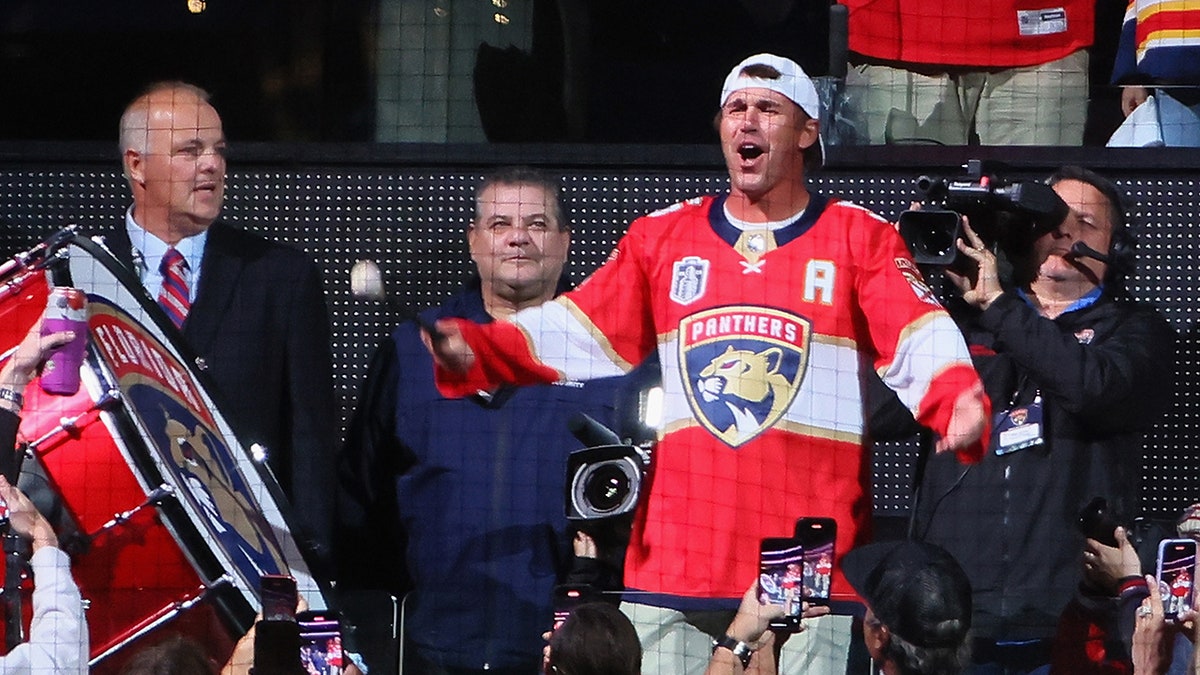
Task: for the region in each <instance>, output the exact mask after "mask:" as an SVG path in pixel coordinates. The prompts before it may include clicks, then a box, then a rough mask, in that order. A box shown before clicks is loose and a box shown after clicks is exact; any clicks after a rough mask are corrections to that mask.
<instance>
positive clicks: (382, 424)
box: [334, 338, 411, 597]
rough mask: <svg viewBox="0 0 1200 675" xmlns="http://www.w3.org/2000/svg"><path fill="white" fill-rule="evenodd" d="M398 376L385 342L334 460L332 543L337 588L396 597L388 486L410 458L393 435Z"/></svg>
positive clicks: (399, 563)
mask: <svg viewBox="0 0 1200 675" xmlns="http://www.w3.org/2000/svg"><path fill="white" fill-rule="evenodd" d="M400 377H401V373H400V364H399V362H398V359H397V358H396V348H395V343H394V342H393V341H392V339H391V338H388V339H386V340H384V341H383V342H382V343H381V344H380V345H379V347H378V348H377V349H376V351H375V354H374V356H372V358H371V363H370V366H369V368H368V370H367V376H366V379H365V381H364V383H363V387H362V391H361V393H360V396H359V400H358V405H357V407H356V409H355V411H354V416H353V417H352V418H351V420H350V424H349V427H348V428H347V430H346V441H345V443H344V444H343V446H342V449H341V452H340V454H339V456H338V462H337V519H336V520H337V526H336V528H335V533H336V534H335V543H334V562H335V568H336V572H337V577H338V579H339V580H340V584H341V587H342V588H360V589H362V588H369V589H387V590H389V591H391V592H392V593H393V594H395V595H396V596H397V597H398V596H400V595H402V594H403V593H404V592H405V591H407V590H408V589H409V588H410V586H411V584H410V582H409V580H408V574H407V572H406V570H405V564H404V560H405V558H404V533H403V531H402V530H401V529H400V526H399V525H398V520H399V518H398V515H397V514H398V508H397V504H396V493H395V486H394V482H393V481H394V477H395V476H396V475H397V473H398V472H400V471H403V469H404V464H405V459H404V458H405V457H406V456H408V455H409V454H410V453H408V452H407V451H406V449H405V448H404V447H403V446H402V444H401V443H400V442H399V441H398V440H397V439H396V434H395V414H396V412H395V411H396V405H397V383H398V382H399V381H400ZM367 551H370V552H371V554H370V555H365V552H367Z"/></svg>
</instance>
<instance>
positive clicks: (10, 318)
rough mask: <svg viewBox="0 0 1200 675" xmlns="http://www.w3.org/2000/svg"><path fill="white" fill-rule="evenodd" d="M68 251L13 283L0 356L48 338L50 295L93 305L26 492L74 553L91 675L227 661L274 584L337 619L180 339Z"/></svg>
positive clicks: (6, 295)
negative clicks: (131, 666)
mask: <svg viewBox="0 0 1200 675" xmlns="http://www.w3.org/2000/svg"><path fill="white" fill-rule="evenodd" d="M59 238H60V239H63V240H65V241H64V243H63V244H61V246H60V248H59V249H58V255H57V256H53V257H52V256H50V255H49V254H50V253H54V252H55V251H53V250H51V251H49V252H48V253H47V254H46V256H45V258H44V261H43V262H44V263H45V264H44V265H42V268H38V267H37V266H36V265H35V264H34V263H35V262H36V261H31V262H29V263H27V264H26V265H23V266H21V268H20V269H18V270H11V269H10V270H7V271H8V278H7V279H5V278H0V283H3V284H4V285H3V286H0V289H2V290H0V325H2V326H3V327H4V328H3V331H2V332H0V339H3V340H4V342H3V344H0V349H3V351H4V353H5V354H8V353H10V352H11V350H12V348H13V347H15V346H16V344H17V343H19V342H20V340H21V339H22V338H23V337H24V335H25V334H26V333H27V332H28V331H29V330H31V329H32V328H33V326H35V325H36V322H37V320H38V317H40V315H41V312H42V309H43V308H44V307H45V304H46V300H47V298H48V295H49V289H50V287H51V285H72V286H75V287H77V288H81V289H83V290H84V291H85V292H86V293H87V295H88V301H89V306H88V328H89V337H90V344H89V347H88V357H87V359H85V363H84V364H83V365H82V366H81V373H80V374H81V381H82V383H83V384H82V386H81V387H80V389H79V391H78V392H77V393H76V394H74V395H71V396H58V395H52V394H47V393H46V392H44V391H42V389H41V387H40V386H39V383H38V382H37V381H34V382H33V383H31V384H30V386H29V387H28V388H27V390H26V392H25V397H26V404H25V409H24V411H23V413H22V422H21V427H20V433H19V441H20V442H22V443H24V444H26V452H25V461H24V463H23V465H22V473H21V479H20V481H19V485H20V487H21V488H22V489H23V490H25V491H26V493H27V494H29V495H30V497H31V499H33V500H34V503H35V504H36V505H37V506H38V508H39V510H41V511H42V513H43V514H45V515H46V516H47V518H48V519H50V520H51V522H52V523H54V524H55V526H56V529H57V530H58V531H59V536H60V545H61V546H62V547H63V549H64V550H66V551H67V552H68V553H69V554H70V555H71V558H72V572H73V574H74V576H75V579H76V580H77V582H78V583H79V586H80V590H81V592H82V594H83V597H84V599H85V602H87V603H88V604H89V609H88V611H87V618H88V627H89V631H90V636H91V643H90V644H91V666H92V669H93V671H94V672H116V671H117V670H118V669H119V667H120V666H121V665H122V664H123V663H124V662H125V661H127V660H128V659H129V657H131V656H133V655H134V654H135V653H136V652H137V651H139V650H140V648H142V647H144V646H149V645H151V644H154V643H156V642H158V641H160V640H161V639H163V638H164V637H167V636H170V635H173V634H183V635H184V636H186V637H191V638H193V639H194V640H195V641H196V642H198V643H199V644H200V645H202V646H203V647H204V648H205V649H206V650H207V651H208V653H209V655H210V656H211V657H212V658H213V659H214V660H215V661H216V662H218V663H223V662H224V660H225V659H226V658H228V655H229V653H230V652H231V651H232V647H233V644H234V642H235V641H236V639H237V638H238V637H239V636H240V635H241V634H242V633H243V632H244V631H245V630H247V629H248V628H249V626H250V624H251V623H252V621H253V617H254V615H255V614H256V613H257V612H258V611H259V610H260V609H261V600H260V595H259V584H258V580H259V577H260V575H261V574H264V573H269V574H290V575H292V576H294V577H296V579H297V585H298V587H299V588H300V590H301V593H302V594H303V596H304V597H305V599H306V600H307V601H308V603H309V605H310V606H312V607H327V606H328V605H327V603H325V602H324V597H325V594H324V592H323V589H322V585H321V584H318V583H317V581H316V580H315V579H314V578H313V577H312V575H311V574H310V573H309V571H308V565H307V564H306V562H305V559H304V557H303V555H302V554H301V552H300V550H299V549H298V547H297V545H296V543H295V541H294V540H293V539H292V537H291V535H290V532H291V528H290V526H289V525H290V521H291V518H290V512H289V511H288V506H287V504H286V502H285V501H284V500H283V498H282V493H281V492H280V490H279V487H278V485H277V484H275V483H274V481H273V479H272V478H271V477H270V476H269V474H267V473H266V472H263V471H260V469H259V467H258V465H257V464H256V463H255V462H254V461H253V460H252V458H251V457H250V456H249V454H248V453H247V452H246V451H245V449H244V448H243V447H242V446H241V445H240V444H239V442H238V441H237V438H236V436H235V435H234V434H233V432H232V430H231V429H230V428H229V426H228V425H227V424H226V423H225V421H224V418H223V417H222V416H221V414H220V412H219V411H218V410H217V408H216V406H215V405H214V404H213V402H212V400H211V398H210V397H209V395H208V394H207V390H206V388H205V382H204V381H203V380H202V379H201V376H199V375H198V374H197V373H195V372H193V371H192V370H191V369H190V368H189V367H188V365H187V364H188V363H190V362H191V359H186V358H185V357H184V353H185V351H184V350H185V348H184V347H182V345H181V340H180V338H179V336H178V333H177V332H175V330H174V327H173V326H172V325H170V324H169V322H167V321H166V319H165V317H163V316H162V315H161V312H160V311H159V310H158V308H157V306H156V305H155V304H154V303H153V301H152V300H150V299H149V296H148V295H146V293H145V292H144V291H143V290H142V289H141V286H140V285H139V284H137V283H136V280H135V279H133V278H132V277H131V276H130V275H128V273H127V272H126V270H124V268H122V267H121V266H120V264H119V263H117V262H116V261H115V260H114V259H112V257H111V256H110V255H109V254H108V253H107V252H106V251H104V250H103V248H102V247H100V246H98V245H97V244H96V243H94V242H92V241H90V240H87V239H82V238H79V237H70V236H68V237H62V236H61V235H60V236H59ZM64 252H65V253H64ZM19 257H20V256H18V258H19ZM62 258H66V259H68V260H69V263H66V262H62V261H61V259H62ZM23 605H24V607H23V610H24V613H25V615H26V620H27V618H28V615H29V611H30V607H29V602H28V599H26V601H25V602H24V603H23Z"/></svg>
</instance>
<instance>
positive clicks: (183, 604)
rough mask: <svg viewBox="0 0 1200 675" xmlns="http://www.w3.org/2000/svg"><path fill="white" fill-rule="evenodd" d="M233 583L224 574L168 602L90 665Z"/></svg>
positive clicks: (127, 632)
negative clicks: (188, 593)
mask: <svg viewBox="0 0 1200 675" xmlns="http://www.w3.org/2000/svg"><path fill="white" fill-rule="evenodd" d="M231 584H233V577H231V576H229V575H228V574H222V575H221V576H219V577H217V578H216V579H213V581H212V582H211V583H209V584H208V585H207V586H204V585H202V586H200V588H198V589H197V590H196V592H195V593H193V594H192V595H190V596H188V597H186V598H184V599H182V600H177V601H175V602H171V603H168V604H166V605H165V606H163V608H162V609H160V610H158V611H157V612H155V613H154V614H152V615H150V616H149V617H147V618H146V619H145V620H144V621H142V622H141V623H139V624H138V625H137V626H135V627H133V628H131V629H130V630H128V631H126V632H125V634H124V635H122V636H120V637H119V638H117V641H116V643H115V644H113V646H111V647H109V648H108V649H106V650H104V652H103V653H101V654H100V655H98V656H96V657H95V658H93V659H92V660H91V661H88V666H89V667H90V668H95V667H96V665H97V664H99V663H100V662H102V661H104V660H105V659H107V658H108V657H110V656H112V655H113V654H116V653H117V652H119V651H121V650H122V649H125V648H126V647H128V646H130V645H132V644H134V643H135V642H137V640H138V639H139V638H141V637H143V636H145V635H147V634H149V633H150V632H152V631H154V630H155V629H157V628H159V627H160V626H162V625H164V624H166V623H167V622H169V621H172V620H174V619H176V618H178V617H179V615H180V614H183V613H184V612H186V611H187V610H189V609H191V608H193V607H195V606H196V605H198V604H200V603H201V602H204V600H205V599H206V598H208V596H209V595H210V594H211V593H212V592H213V591H215V590H217V589H219V588H221V587H223V586H229V585H231Z"/></svg>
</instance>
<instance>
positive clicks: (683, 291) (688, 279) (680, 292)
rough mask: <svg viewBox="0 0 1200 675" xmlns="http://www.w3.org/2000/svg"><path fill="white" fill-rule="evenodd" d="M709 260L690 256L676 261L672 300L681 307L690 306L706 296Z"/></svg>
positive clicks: (672, 283)
mask: <svg viewBox="0 0 1200 675" xmlns="http://www.w3.org/2000/svg"><path fill="white" fill-rule="evenodd" d="M708 267H709V263H708V261H707V260H705V259H703V258H701V257H699V256H694V255H689V256H687V257H685V258H684V259H683V260H677V261H675V266H674V268H673V270H672V274H671V299H672V300H674V301H675V302H678V303H679V304H681V305H690V304H691V303H693V302H695V301H697V300H699V299H700V298H701V297H702V296H703V295H704V289H705V288H706V287H707V286H708Z"/></svg>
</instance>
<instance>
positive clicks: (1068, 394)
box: [978, 292, 1175, 432]
mask: <svg viewBox="0 0 1200 675" xmlns="http://www.w3.org/2000/svg"><path fill="white" fill-rule="evenodd" d="M1101 302H1105V303H1107V305H1108V306H1107V307H1104V308H1102V309H1100V310H1098V311H1101V312H1103V314H1102V315H1100V316H1099V318H1097V319H1096V321H1095V322H1094V324H1091V325H1093V326H1095V328H1094V330H1095V335H1094V336H1092V337H1091V338H1090V342H1091V344H1087V345H1085V344H1081V342H1080V336H1078V335H1076V333H1075V331H1073V330H1070V329H1069V326H1068V325H1067V324H1063V325H1060V323H1059V322H1056V321H1052V320H1049V319H1046V318H1045V317H1042V316H1041V315H1039V314H1038V313H1037V311H1035V310H1034V309H1033V308H1032V307H1030V306H1029V305H1028V304H1026V303H1025V302H1024V301H1023V300H1022V299H1021V298H1020V297H1019V296H1017V295H1016V294H1015V293H1012V292H1006V293H1005V294H1004V295H1002V296H1000V297H999V298H997V299H996V301H995V302H993V303H992V304H991V306H990V307H988V309H987V310H986V311H984V312H982V313H981V314H980V315H979V317H978V322H979V325H980V326H981V327H982V328H984V329H985V330H987V331H988V332H990V333H991V334H992V335H993V336H994V337H995V340H996V351H998V352H1003V353H1004V354H1006V355H1008V356H1009V357H1010V358H1011V359H1012V360H1013V362H1014V363H1015V364H1016V366H1017V368H1018V369H1019V370H1020V371H1021V372H1022V373H1023V374H1024V375H1026V376H1028V377H1029V378H1030V379H1031V380H1032V381H1034V382H1036V383H1037V384H1038V386H1039V387H1040V388H1041V392H1042V395H1043V396H1045V397H1051V398H1054V399H1055V400H1056V401H1057V403H1058V404H1059V405H1061V406H1062V407H1063V408H1064V409H1065V410H1067V411H1068V412H1070V413H1071V414H1072V415H1074V416H1076V417H1078V418H1079V419H1080V420H1081V421H1082V422H1085V423H1087V424H1089V425H1092V427H1093V428H1094V429H1096V430H1098V431H1099V430H1103V431H1106V432H1119V431H1130V430H1135V429H1140V428H1144V427H1146V426H1148V425H1149V423H1150V422H1152V421H1154V420H1155V419H1156V418H1157V416H1158V415H1159V414H1160V413H1161V412H1162V411H1164V410H1165V409H1166V407H1167V404H1168V403H1169V402H1170V396H1171V390H1172V386H1171V385H1172V381H1173V374H1174V364H1175V335H1174V331H1173V330H1172V329H1171V327H1170V326H1169V325H1168V324H1167V322H1166V321H1165V320H1163V319H1162V318H1161V317H1160V316H1158V314H1157V313H1156V312H1155V311H1154V310H1152V309H1150V308H1147V307H1139V306H1134V305H1127V304H1117V303H1115V302H1113V301H1109V300H1102V301H1101ZM1084 311H1088V310H1084ZM1068 316H1069V315H1068ZM1060 321H1063V317H1060ZM1064 326H1068V328H1064ZM1087 330H1093V329H1092V328H1091V327H1090V326H1089V327H1088V328H1087Z"/></svg>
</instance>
